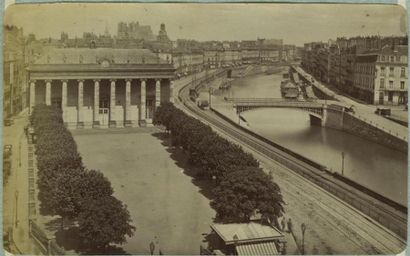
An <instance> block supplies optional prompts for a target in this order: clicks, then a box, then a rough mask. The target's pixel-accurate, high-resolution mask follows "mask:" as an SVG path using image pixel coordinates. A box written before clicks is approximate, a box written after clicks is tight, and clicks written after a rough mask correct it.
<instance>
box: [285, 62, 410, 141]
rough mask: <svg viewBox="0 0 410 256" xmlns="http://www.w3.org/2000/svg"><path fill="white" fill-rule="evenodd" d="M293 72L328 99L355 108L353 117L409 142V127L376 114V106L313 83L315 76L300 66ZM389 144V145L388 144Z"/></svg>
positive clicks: (401, 114) (294, 67)
mask: <svg viewBox="0 0 410 256" xmlns="http://www.w3.org/2000/svg"><path fill="white" fill-rule="evenodd" d="M291 68H292V69H293V70H295V71H296V72H298V73H299V75H300V76H301V77H302V78H303V79H304V80H305V81H307V82H308V83H310V84H312V86H314V87H316V88H317V89H318V90H320V91H322V92H323V93H324V94H326V95H327V96H328V97H331V98H333V99H335V100H338V101H340V102H342V103H344V104H347V105H350V106H354V109H355V111H354V112H355V113H354V114H352V116H354V117H356V118H357V119H359V120H362V121H364V122H366V123H368V124H369V125H371V126H372V127H373V128H374V129H376V130H381V131H382V132H383V133H386V134H388V135H391V136H394V137H396V138H397V139H400V140H402V141H404V143H405V144H407V142H408V129H407V127H405V126H403V125H400V124H398V123H395V122H393V121H391V120H389V119H386V118H384V117H382V116H380V115H377V114H376V113H375V111H376V109H377V107H378V106H376V105H367V104H363V103H361V102H358V101H355V100H353V99H351V98H349V97H346V96H343V95H340V94H338V93H337V92H335V91H333V90H331V89H330V88H328V87H326V85H324V84H322V83H321V82H319V81H317V80H315V81H314V82H311V81H312V79H313V76H312V75H310V74H308V73H307V72H306V71H305V70H303V69H302V68H301V67H298V66H292V67H291ZM399 115H400V116H401V117H403V113H399ZM387 144H389V143H387Z"/></svg>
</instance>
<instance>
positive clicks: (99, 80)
mask: <svg viewBox="0 0 410 256" xmlns="http://www.w3.org/2000/svg"><path fill="white" fill-rule="evenodd" d="M93 81H94V83H99V82H101V79H93Z"/></svg>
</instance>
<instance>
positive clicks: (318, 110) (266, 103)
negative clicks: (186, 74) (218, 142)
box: [224, 97, 348, 125]
mask: <svg viewBox="0 0 410 256" xmlns="http://www.w3.org/2000/svg"><path fill="white" fill-rule="evenodd" d="M224 99H225V101H226V102H231V103H232V105H233V107H234V109H236V113H238V114H240V113H242V112H244V111H248V110H251V109H256V108H297V109H300V110H303V111H307V112H309V114H310V116H311V121H312V122H313V123H315V124H316V122H315V121H319V120H314V119H312V116H314V117H316V119H317V118H319V119H320V121H321V122H320V124H321V125H325V124H326V119H327V113H328V112H329V110H330V111H332V112H335V113H338V114H339V115H341V114H342V112H345V111H346V109H348V108H347V107H346V106H345V105H343V104H341V103H340V102H337V101H328V100H310V101H302V100H286V99H283V98H226V97H225V98H224Z"/></svg>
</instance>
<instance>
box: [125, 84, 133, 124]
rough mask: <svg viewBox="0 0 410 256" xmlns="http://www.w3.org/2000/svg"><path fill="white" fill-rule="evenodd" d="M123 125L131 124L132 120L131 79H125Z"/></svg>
mask: <svg viewBox="0 0 410 256" xmlns="http://www.w3.org/2000/svg"><path fill="white" fill-rule="evenodd" d="M125 126H132V122H131V79H126V80H125Z"/></svg>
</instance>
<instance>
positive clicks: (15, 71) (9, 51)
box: [3, 26, 28, 118]
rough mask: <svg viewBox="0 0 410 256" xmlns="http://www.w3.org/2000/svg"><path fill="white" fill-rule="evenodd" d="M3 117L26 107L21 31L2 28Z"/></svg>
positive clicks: (24, 48)
mask: <svg viewBox="0 0 410 256" xmlns="http://www.w3.org/2000/svg"><path fill="white" fill-rule="evenodd" d="M3 50H4V51H3V58H4V59H3V115H4V117H5V118H9V117H12V116H14V115H17V114H18V113H20V112H21V111H22V110H23V109H24V108H25V107H26V106H27V83H26V79H27V74H26V72H25V71H26V70H25V67H26V59H27V56H28V55H27V47H26V42H25V38H24V36H23V29H21V28H17V27H14V26H6V27H4V48H3Z"/></svg>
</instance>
